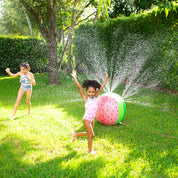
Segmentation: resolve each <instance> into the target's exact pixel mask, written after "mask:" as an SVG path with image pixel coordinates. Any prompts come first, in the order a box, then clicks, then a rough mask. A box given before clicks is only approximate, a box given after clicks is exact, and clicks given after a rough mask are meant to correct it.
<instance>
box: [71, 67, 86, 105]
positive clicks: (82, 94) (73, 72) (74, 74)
mask: <svg viewBox="0 0 178 178" xmlns="http://www.w3.org/2000/svg"><path fill="white" fill-rule="evenodd" d="M71 75H72V77H73V78H74V81H75V84H76V85H77V87H78V89H79V93H80V95H81V97H82V98H83V101H84V103H86V100H87V97H86V95H85V94H84V92H83V90H82V87H81V85H80V84H79V82H78V80H77V72H76V70H73V71H72V73H71Z"/></svg>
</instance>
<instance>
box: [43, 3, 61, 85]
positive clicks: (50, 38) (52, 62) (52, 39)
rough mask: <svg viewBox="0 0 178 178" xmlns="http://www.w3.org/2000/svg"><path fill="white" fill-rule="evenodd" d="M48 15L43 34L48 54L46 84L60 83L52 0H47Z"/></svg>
mask: <svg viewBox="0 0 178 178" xmlns="http://www.w3.org/2000/svg"><path fill="white" fill-rule="evenodd" d="M47 16H48V20H49V21H48V23H49V26H48V30H47V32H46V34H45V37H46V38H45V39H46V42H47V46H48V56H49V63H48V69H49V81H48V84H57V85H59V84H61V81H60V77H59V65H58V58H57V32H56V16H55V6H54V2H53V0H48V8H47Z"/></svg>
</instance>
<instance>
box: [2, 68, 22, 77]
mask: <svg viewBox="0 0 178 178" xmlns="http://www.w3.org/2000/svg"><path fill="white" fill-rule="evenodd" d="M5 71H6V72H7V73H8V74H9V75H10V76H11V77H17V76H19V75H20V72H17V73H16V74H13V73H11V72H10V69H9V68H7V69H6V70H5Z"/></svg>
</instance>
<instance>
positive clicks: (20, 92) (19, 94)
mask: <svg viewBox="0 0 178 178" xmlns="http://www.w3.org/2000/svg"><path fill="white" fill-rule="evenodd" d="M24 93H25V91H24V90H23V89H22V88H21V87H20V89H19V92H18V96H17V100H16V102H15V106H14V111H13V115H12V118H11V120H13V119H14V117H15V113H16V111H17V108H18V105H19V104H20V101H21V99H22V96H23V94H24Z"/></svg>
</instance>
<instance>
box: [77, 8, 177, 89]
mask: <svg viewBox="0 0 178 178" xmlns="http://www.w3.org/2000/svg"><path fill="white" fill-rule="evenodd" d="M176 9H177V11H175V10H172V11H170V12H169V15H168V16H167V17H166V14H165V12H164V11H163V10H162V11H152V12H150V13H147V14H140V15H137V16H130V17H129V18H127V17H121V18H117V19H112V20H109V21H107V22H105V23H96V24H85V25H81V26H80V27H79V28H78V29H76V31H75V40H74V43H75V50H74V52H75V60H76V63H77V62H78V63H81V65H80V66H82V65H88V68H89V69H90V64H88V63H86V61H88V59H90V60H92V59H93V57H94V55H95V54H96V53H97V57H98V58H103V56H104V57H105V58H106V60H107V64H108V71H109V73H110V72H111V71H110V70H111V69H112V72H111V73H112V75H114V72H115V71H116V70H117V66H116V64H118V62H120V63H123V62H124V60H125V56H126V55H127V53H128V52H129V47H130V48H132V47H133V46H134V45H135V44H136V43H138V44H139V43H140V45H142V44H146V45H147V44H148V45H149V48H150V49H149V50H148V49H146V48H148V47H147V46H146V45H143V46H141V49H143V50H140V49H135V53H138V55H141V53H142V55H145V53H146V52H144V50H145V51H146V50H147V51H150V52H149V54H148V56H149V57H148V59H147V61H146V62H145V65H144V66H143V70H141V71H140V72H141V73H143V72H144V71H146V70H150V74H151V75H152V76H149V78H150V81H151V80H152V79H153V78H154V79H159V81H160V86H161V87H166V88H169V89H172V90H177V89H178V86H177V83H178V82H176V81H177V75H178V73H177V67H178V62H177V56H178V40H177V39H178V20H177V19H178V7H177V6H176ZM141 41H142V43H141ZM143 41H145V43H143ZM98 46H99V47H98ZM99 48H100V49H99ZM138 48H140V46H139V45H138ZM96 49H99V51H102V52H99V51H96ZM127 49H128V50H127ZM103 51H104V52H103ZM121 53H122V55H121ZM118 56H119V58H118ZM111 60H112V64H111ZM118 60H119V61H118ZM113 66H114V67H113ZM114 68H115V69H114ZM91 70H92V69H91ZM111 78H112V76H111ZM150 81H149V80H147V82H150Z"/></svg>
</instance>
